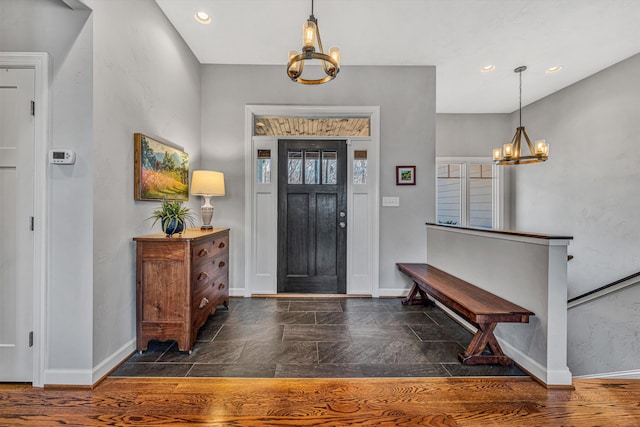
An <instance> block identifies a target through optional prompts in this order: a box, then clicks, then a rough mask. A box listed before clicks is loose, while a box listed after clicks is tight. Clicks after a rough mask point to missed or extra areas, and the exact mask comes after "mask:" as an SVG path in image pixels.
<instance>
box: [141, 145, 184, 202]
mask: <svg viewBox="0 0 640 427" xmlns="http://www.w3.org/2000/svg"><path fill="white" fill-rule="evenodd" d="M133 142H134V150H133V151H134V156H133V157H134V167H133V169H134V179H133V183H134V184H133V187H134V188H133V192H134V198H135V200H152V201H158V200H179V201H188V200H189V154H187V153H186V152H185V151H184V150H183V149H182V148H181V147H178V146H175V145H173V144H170V143H167V142H162V141H158V140H157V139H154V138H152V137H150V136H147V135H144V134H142V133H135V134H134V135H133Z"/></svg>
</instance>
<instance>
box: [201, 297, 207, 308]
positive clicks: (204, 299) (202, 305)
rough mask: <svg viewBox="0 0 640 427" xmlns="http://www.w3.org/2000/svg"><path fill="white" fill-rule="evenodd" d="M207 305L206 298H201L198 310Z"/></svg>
mask: <svg viewBox="0 0 640 427" xmlns="http://www.w3.org/2000/svg"><path fill="white" fill-rule="evenodd" d="M207 304H209V300H208V299H207V298H202V301H200V305H199V306H198V308H202V307H204V306H206V305H207Z"/></svg>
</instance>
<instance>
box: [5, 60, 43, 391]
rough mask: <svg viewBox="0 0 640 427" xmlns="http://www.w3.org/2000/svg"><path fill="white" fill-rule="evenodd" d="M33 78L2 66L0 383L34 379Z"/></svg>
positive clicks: (32, 73) (31, 72)
mask: <svg viewBox="0 0 640 427" xmlns="http://www.w3.org/2000/svg"><path fill="white" fill-rule="evenodd" d="M34 82H35V71H34V70H32V69H0V201H1V202H0V236H1V237H0V382H2V381H26V382H30V381H32V379H33V354H32V351H33V350H32V337H31V338H30V333H31V331H33V307H32V302H33V256H34V241H33V230H32V222H31V218H32V216H33V205H34V178H33V176H34V138H35V133H34V117H33V115H32V108H31V102H32V100H33V99H34Z"/></svg>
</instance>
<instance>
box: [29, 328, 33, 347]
mask: <svg viewBox="0 0 640 427" xmlns="http://www.w3.org/2000/svg"><path fill="white" fill-rule="evenodd" d="M29 347H33V331H31V332H29Z"/></svg>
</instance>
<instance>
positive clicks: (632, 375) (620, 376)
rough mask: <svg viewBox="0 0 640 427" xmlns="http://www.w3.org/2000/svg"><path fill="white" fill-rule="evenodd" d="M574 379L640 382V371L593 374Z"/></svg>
mask: <svg viewBox="0 0 640 427" xmlns="http://www.w3.org/2000/svg"><path fill="white" fill-rule="evenodd" d="M574 378H585V379H586V378H592V379H599V378H608V379H616V380H640V369H634V370H632V371H619V372H607V373H603V374H591V375H576V376H575V377H574Z"/></svg>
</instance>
